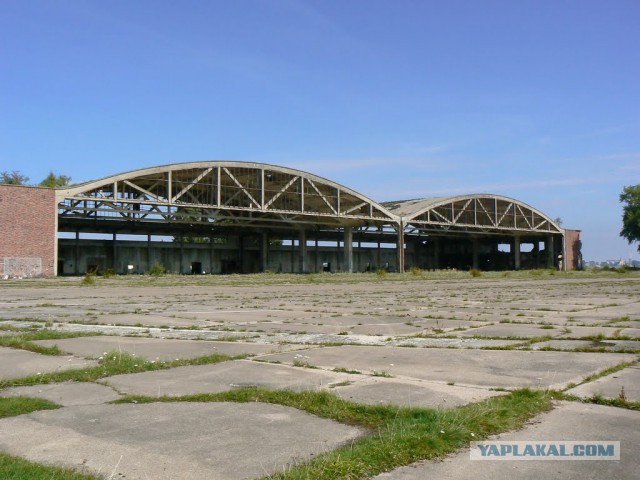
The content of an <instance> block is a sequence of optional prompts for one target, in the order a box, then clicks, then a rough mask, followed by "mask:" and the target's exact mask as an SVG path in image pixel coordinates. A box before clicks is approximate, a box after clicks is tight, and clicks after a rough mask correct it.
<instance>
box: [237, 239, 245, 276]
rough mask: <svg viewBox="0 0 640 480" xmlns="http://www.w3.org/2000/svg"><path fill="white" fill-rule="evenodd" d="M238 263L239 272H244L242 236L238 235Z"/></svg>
mask: <svg viewBox="0 0 640 480" xmlns="http://www.w3.org/2000/svg"><path fill="white" fill-rule="evenodd" d="M238 258H239V260H238V263H239V264H240V273H244V236H242V235H240V236H239V237H238Z"/></svg>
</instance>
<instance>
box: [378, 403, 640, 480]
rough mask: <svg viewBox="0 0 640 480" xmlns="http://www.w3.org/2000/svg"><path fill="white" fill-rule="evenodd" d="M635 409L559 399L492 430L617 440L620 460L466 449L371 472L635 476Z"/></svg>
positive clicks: (639, 459)
mask: <svg viewBox="0 0 640 480" xmlns="http://www.w3.org/2000/svg"><path fill="white" fill-rule="evenodd" d="M639 429H640V412H637V411H631V410H623V409H619V408H614V407H605V406H602V405H589V404H582V403H573V402H572V403H570V402H562V403H560V404H559V405H558V406H557V407H556V408H555V409H554V410H552V411H551V412H548V413H544V414H542V415H539V416H538V417H536V418H535V420H534V421H533V422H532V423H530V424H529V425H527V426H526V427H525V428H523V429H522V430H519V431H517V432H509V433H505V434H502V435H499V436H497V438H495V440H504V441H518V440H519V441H533V440H551V441H563V440H564V441H569V440H578V441H619V442H620V447H621V457H620V458H621V459H620V461H593V460H591V461H579V460H575V461H551V460H549V461H540V460H533V461H531V460H530V461H516V460H511V461H473V460H470V458H469V449H468V448H465V449H464V450H462V451H461V452H459V453H457V454H455V455H452V456H450V457H446V458H445V459H444V460H443V461H437V462H436V461H432V462H423V463H417V464H413V465H410V466H407V467H402V468H398V469H396V470H393V471H391V472H387V473H383V474H381V475H378V476H377V477H375V479H376V480H424V479H426V478H446V479H447V480H467V479H470V478H473V479H474V480H494V479H507V478H517V479H522V480H539V479H552V478H562V479H567V480H602V479H603V478H610V479H621V480H622V479H629V480H630V479H633V478H638V472H639V471H640V456H638V454H637V448H638V430H639Z"/></svg>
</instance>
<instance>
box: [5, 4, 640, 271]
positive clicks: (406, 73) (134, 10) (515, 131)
mask: <svg viewBox="0 0 640 480" xmlns="http://www.w3.org/2000/svg"><path fill="white" fill-rule="evenodd" d="M0 12H1V13H0V62H1V63H0V170H20V171H21V172H22V173H24V174H25V175H27V176H29V177H30V178H31V180H32V181H34V182H35V181H40V180H41V179H42V178H44V177H45V176H46V174H47V173H48V172H49V171H50V170H54V171H55V172H57V173H62V174H67V175H71V176H72V178H73V180H74V181H85V180H89V179H93V178H99V177H103V176H107V175H110V174H114V173H118V172H121V171H124V170H131V169H135V168H142V167H146V166H152V165H160V164H165V163H174V162H182V161H191V160H207V159H211V160H215V159H235V160H247V161H256V162H265V163H273V164H280V165H286V166H290V167H294V168H299V169H302V170H307V171H310V172H313V173H316V174H319V175H322V176H325V177H328V178H331V179H332V180H335V181H338V182H340V183H343V184H345V185H348V186H350V187H352V188H355V189H356V190H358V191H361V192H362V193H364V194H366V195H369V196H371V197H372V198H374V199H376V200H379V201H385V200H395V199H405V198H416V197H429V196H439V195H448V194H461V193H497V194H502V195H507V196H511V197H515V198H517V199H520V200H522V201H524V202H527V203H529V204H531V205H533V206H535V207H537V208H538V209H540V210H542V211H543V212H545V213H547V214H548V215H549V216H551V217H553V218H555V217H561V218H562V219H563V222H564V223H563V225H564V226H565V227H567V228H577V229H582V230H583V235H582V238H583V243H584V247H583V252H584V256H585V259H587V260H590V259H593V260H604V259H608V258H620V257H624V258H627V257H629V256H631V257H632V258H635V259H638V258H639V255H638V252H637V250H636V249H637V247H636V245H633V246H631V247H630V246H628V244H627V242H626V241H624V240H622V239H620V238H619V236H618V233H619V231H620V228H621V211H622V210H621V205H620V203H619V202H618V195H619V194H620V192H621V191H622V188H623V186H625V185H632V184H638V183H640V28H638V21H639V20H640V2H638V1H637V0H630V1H626V0H610V1H604V0H603V1H593V0H579V1H572V0H568V1H565V0H555V1H547V0H537V1H527V0H519V1H512V0H510V1H506V0H505V1H495V0H485V1H478V0H475V1H460V0H449V1H432V0H414V1H409V0H388V1H381V0H366V1H365V0H313V1H312V0H226V1H216V0H209V1H193V0H183V1H181V2H175V1H166V0H109V1H98V0H58V1H55V2H52V1H39V0H2V3H1V4H0Z"/></svg>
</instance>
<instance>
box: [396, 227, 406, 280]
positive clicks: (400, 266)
mask: <svg viewBox="0 0 640 480" xmlns="http://www.w3.org/2000/svg"><path fill="white" fill-rule="evenodd" d="M396 252H397V256H398V260H397V262H398V268H397V270H398V273H404V225H403V223H402V222H400V226H399V228H398V241H397V243H396Z"/></svg>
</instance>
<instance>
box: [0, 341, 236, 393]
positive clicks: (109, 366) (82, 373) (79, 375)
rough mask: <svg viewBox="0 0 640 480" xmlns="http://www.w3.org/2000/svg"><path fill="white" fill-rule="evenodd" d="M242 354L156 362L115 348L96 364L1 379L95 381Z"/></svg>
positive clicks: (19, 382)
mask: <svg viewBox="0 0 640 480" xmlns="http://www.w3.org/2000/svg"><path fill="white" fill-rule="evenodd" d="M241 358H246V355H236V356H233V357H232V356H229V355H224V354H218V353H216V354H213V355H206V356H203V357H196V358H189V359H179V360H171V361H165V362H163V361H159V362H156V361H148V360H145V359H144V358H142V357H136V356H135V355H132V354H130V353H127V352H122V351H117V350H113V351H110V352H107V353H106V354H104V355H103V356H102V357H100V359H99V360H98V362H99V364H98V365H97V366H95V367H86V368H76V369H69V370H61V371H57V372H51V373H43V374H36V375H29V376H27V377H22V378H14V379H7V380H0V388H7V387H14V386H25V385H39V384H45V383H57V382H69V381H75V382H95V381H96V380H100V379H101V378H104V377H110V376H112V375H122V374H125V373H139V372H149V371H152V370H164V369H167V368H174V367H182V366H186V365H205V364H213V363H220V362H226V361H228V360H238V359H241Z"/></svg>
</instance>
